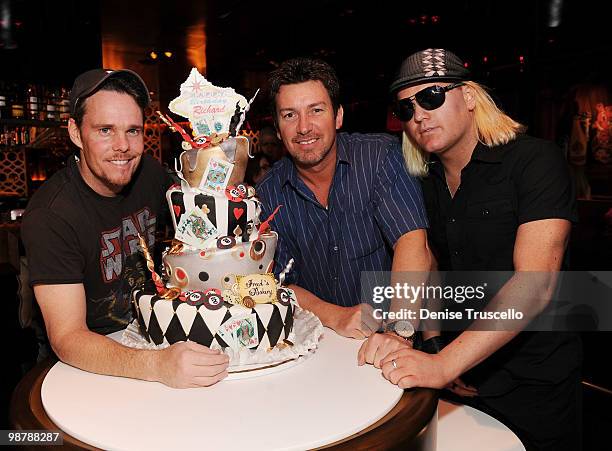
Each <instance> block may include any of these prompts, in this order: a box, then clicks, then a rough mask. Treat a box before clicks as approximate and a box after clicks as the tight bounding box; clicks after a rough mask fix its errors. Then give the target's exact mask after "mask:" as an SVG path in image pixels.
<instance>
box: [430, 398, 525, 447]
mask: <svg viewBox="0 0 612 451" xmlns="http://www.w3.org/2000/svg"><path fill="white" fill-rule="evenodd" d="M438 451H525V447H524V446H523V443H522V442H521V441H520V440H519V438H518V437H517V436H516V435H515V434H514V432H512V431H511V430H510V429H508V427H506V426H505V425H504V424H502V423H500V422H499V421H497V420H496V419H495V418H493V417H492V416H490V415H488V414H486V413H484V412H481V411H480V410H476V409H474V408H472V407H469V406H463V405H457V404H452V403H450V402H447V401H443V400H440V401H438Z"/></svg>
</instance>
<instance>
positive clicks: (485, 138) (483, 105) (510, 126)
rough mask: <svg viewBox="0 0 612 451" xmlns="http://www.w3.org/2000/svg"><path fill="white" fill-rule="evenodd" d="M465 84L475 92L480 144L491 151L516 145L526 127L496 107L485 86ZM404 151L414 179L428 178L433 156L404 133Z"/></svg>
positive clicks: (476, 122)
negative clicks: (511, 142) (428, 164)
mask: <svg viewBox="0 0 612 451" xmlns="http://www.w3.org/2000/svg"><path fill="white" fill-rule="evenodd" d="M464 84H465V85H466V86H468V87H469V88H470V89H471V90H472V93H473V94H474V100H475V102H476V104H475V107H474V123H475V126H476V132H477V133H478V141H480V142H481V143H482V144H484V145H485V146H487V147H493V146H499V145H500V144H506V143H508V142H509V141H512V140H513V139H514V138H516V135H517V134H518V133H522V132H524V131H525V126H524V125H522V124H519V123H518V122H516V121H515V120H514V119H512V118H511V117H510V116H508V115H507V114H506V113H504V112H503V111H502V110H500V109H499V108H498V107H497V105H495V102H494V101H493V99H492V98H491V96H490V95H489V93H488V92H487V91H486V89H485V87H484V86H482V85H480V84H478V83H476V82H474V81H466V82H464ZM402 151H403V153H404V160H405V161H406V168H407V169H408V172H409V173H410V174H411V175H414V176H419V177H423V176H426V175H427V173H428V167H427V162H428V161H429V154H428V153H427V152H425V151H423V150H422V149H420V148H419V147H417V145H416V143H414V142H413V141H412V140H411V139H410V137H409V136H408V135H406V132H403V138H402Z"/></svg>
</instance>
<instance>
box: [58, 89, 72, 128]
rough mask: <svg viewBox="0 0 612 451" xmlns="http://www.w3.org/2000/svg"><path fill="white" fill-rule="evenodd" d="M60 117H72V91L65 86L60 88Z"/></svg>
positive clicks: (64, 118)
mask: <svg viewBox="0 0 612 451" xmlns="http://www.w3.org/2000/svg"><path fill="white" fill-rule="evenodd" d="M59 118H60V121H67V120H68V119H70V91H69V90H68V89H67V88H65V87H62V89H61V90H60V106H59Z"/></svg>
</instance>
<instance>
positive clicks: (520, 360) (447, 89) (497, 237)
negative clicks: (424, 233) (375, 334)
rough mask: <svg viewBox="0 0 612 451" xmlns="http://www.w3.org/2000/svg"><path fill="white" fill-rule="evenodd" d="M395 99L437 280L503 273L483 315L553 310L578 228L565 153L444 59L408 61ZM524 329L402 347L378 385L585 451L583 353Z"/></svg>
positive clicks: (563, 337)
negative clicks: (438, 392)
mask: <svg viewBox="0 0 612 451" xmlns="http://www.w3.org/2000/svg"><path fill="white" fill-rule="evenodd" d="M390 90H391V94H392V95H393V97H394V103H395V112H396V115H397V117H398V118H399V119H400V121H402V126H403V131H404V136H403V151H404V157H405V159H406V163H407V167H408V170H409V172H410V173H411V174H413V175H416V176H419V177H421V178H422V180H423V196H424V199H425V204H426V208H427V213H428V218H429V223H430V230H429V233H428V240H429V243H430V247H431V249H432V252H433V254H434V256H435V258H436V260H437V265H438V269H440V270H442V271H451V270H452V271H466V272H467V271H470V272H471V273H470V274H471V276H470V277H472V276H475V275H477V274H478V273H476V272H475V271H481V272H482V271H499V272H503V271H505V272H507V274H508V275H507V277H506V278H505V279H503V280H502V281H501V283H499V285H498V288H499V290H497V291H495V292H493V293H492V294H491V297H490V298H489V302H488V304H486V305H485V307H484V311H485V312H491V313H496V312H499V311H501V310H502V309H505V308H506V307H516V309H520V310H522V311H525V312H527V313H526V318H528V319H533V318H535V317H537V315H538V314H540V313H541V312H543V311H545V310H546V309H547V307H549V304H550V301H551V298H552V296H553V293H554V291H555V286H556V274H557V272H558V271H559V270H560V269H561V268H562V264H563V262H564V256H565V251H566V246H567V242H568V238H569V233H570V227H571V223H572V222H574V221H576V219H577V216H576V204H575V195H574V188H573V186H572V183H571V179H570V175H569V172H568V169H567V165H566V162H565V159H564V157H563V154H562V152H561V151H560V149H558V148H557V147H556V146H555V145H553V144H552V143H549V142H546V141H543V140H540V139H536V138H533V137H530V136H527V135H525V134H524V133H523V131H524V128H523V126H521V125H520V124H519V123H517V122H516V121H514V120H513V119H511V118H510V117H509V116H507V115H506V114H504V113H503V112H502V111H501V110H500V109H499V108H498V107H497V106H496V105H495V103H494V102H493V100H492V99H491V97H490V96H489V94H488V93H487V92H486V90H485V89H484V88H483V87H482V86H481V85H479V84H478V83H476V82H474V81H471V79H470V74H469V72H468V70H467V69H466V67H465V65H464V63H463V61H461V60H460V59H459V58H458V57H457V56H456V55H454V54H453V53H451V52H450V51H448V50H445V49H426V50H422V51H419V52H416V53H414V54H413V55H411V56H409V57H408V58H407V59H406V60H405V61H404V62H403V64H402V65H401V67H400V70H399V72H398V74H397V76H396V78H395V80H394V81H393V83H392V84H391V88H390ZM497 274H499V273H497ZM459 282H461V280H460V281H459ZM526 323H527V321H523V322H522V323H519V324H520V327H508V323H504V324H501V326H502V327H497V326H500V323H493V322H488V323H487V322H478V321H475V322H473V323H472V324H470V325H469V327H468V328H467V329H466V330H463V331H458V332H443V338H444V340H440V338H438V340H439V341H438V343H437V344H438V346H437V348H438V350H439V352H438V354H426V353H423V352H419V351H416V350H414V349H412V348H410V347H405V348H404V349H401V350H399V351H395V352H392V353H390V354H389V355H387V356H386V357H385V358H384V359H383V360H382V362H381V364H382V370H383V375H384V376H385V377H386V378H387V379H389V380H390V381H391V382H392V383H394V384H397V385H399V386H400V387H402V388H409V387H432V388H447V389H448V390H449V392H450V393H449V396H451V397H452V398H453V399H454V400H459V401H460V402H464V403H466V404H470V405H473V406H475V407H477V408H479V409H481V410H483V411H485V412H487V413H489V414H491V415H492V416H494V417H496V418H498V419H500V420H501V421H502V422H504V423H505V424H506V425H508V426H509V427H510V428H511V429H512V430H513V431H514V432H515V433H516V434H517V435H518V436H519V438H520V439H521V440H522V441H523V443H524V444H525V447H526V448H527V450H551V451H552V450H555V451H559V450H578V449H580V448H581V436H580V432H579V431H580V430H581V417H580V412H581V404H580V398H581V395H580V393H581V392H580V380H579V375H580V360H581V357H580V355H581V346H580V342H579V340H578V338H577V336H575V335H573V334H570V333H563V332H554V333H553V332H541V331H540V332H538V331H534V332H531V331H530V332H524V331H522V329H523V328H525V327H526V326H527V324H526ZM443 330H445V329H444V327H443ZM446 330H448V329H446ZM442 342H447V343H448V344H447V346H446V347H444V348H443V349H441V348H442V346H439V345H440V344H441V343H442ZM364 346H367V343H366V345H364ZM440 349H441V350H440ZM447 393H448V392H447Z"/></svg>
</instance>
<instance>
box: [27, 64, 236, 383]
mask: <svg viewBox="0 0 612 451" xmlns="http://www.w3.org/2000/svg"><path fill="white" fill-rule="evenodd" d="M148 104H149V91H148V89H147V87H146V85H145V83H144V82H143V80H142V79H141V78H140V76H138V74H136V73H135V72H132V71H130V70H106V69H94V70H90V71H88V72H85V73H83V74H81V75H80V76H78V77H77V79H76V80H75V82H74V85H73V87H72V90H71V93H70V114H71V118H70V120H69V122H68V133H69V135H70V139H71V140H72V142H73V143H74V144H75V145H76V146H77V147H78V149H79V150H78V152H77V153H76V154H75V155H73V156H71V157H70V158H69V159H68V162H67V165H66V167H65V168H64V169H62V170H60V171H58V172H57V173H56V174H54V176H53V177H52V178H51V179H50V180H49V181H47V182H46V183H45V184H44V185H43V186H42V187H41V188H40V189H39V190H38V191H37V192H36V194H35V195H34V196H33V197H32V199H31V200H30V202H29V204H28V207H27V209H26V213H25V215H24V219H23V225H22V236H23V242H24V245H25V248H26V254H27V258H28V262H29V267H30V283H31V285H32V286H33V288H34V294H35V296H36V300H37V302H38V304H39V306H40V309H41V312H42V314H43V318H44V321H45V325H46V329H47V335H48V337H49V342H50V344H51V347H52V348H53V350H54V352H55V353H56V354H57V356H58V357H59V359H60V360H62V361H64V362H65V363H67V364H69V365H72V366H75V367H77V368H81V369H83V370H86V371H91V372H94V373H100V374H108V375H113V376H123V377H131V378H136V379H144V380H152V381H159V382H162V383H164V384H166V385H169V386H172V387H197V386H205V385H211V384H214V383H215V382H217V381H219V380H220V379H222V378H223V377H225V376H226V374H227V372H226V368H227V365H228V359H227V356H225V355H224V354H220V353H219V352H218V351H212V350H210V349H208V348H206V347H204V346H201V345H198V344H195V343H177V344H174V345H172V346H170V347H168V348H166V349H164V350H161V351H151V350H137V349H132V348H128V347H125V346H123V345H121V344H119V343H117V342H115V341H114V340H112V339H110V338H108V337H106V336H105V335H107V334H109V333H112V332H116V331H118V330H121V329H124V328H125V327H126V326H127V324H128V323H129V321H130V320H131V308H130V306H131V291H132V289H133V288H134V287H135V286H137V285H139V284H141V283H143V282H144V281H145V278H146V273H147V267H146V261H145V259H144V256H143V254H142V252H141V251H140V250H139V246H138V236H139V235H140V236H142V237H143V238H144V239H145V241H146V242H147V245H148V246H149V247H152V246H154V244H155V232H156V230H157V229H158V227H159V226H160V222H161V221H160V219H161V217H162V216H163V215H164V214H165V212H166V210H167V207H166V206H165V202H164V201H165V192H166V189H167V188H168V186H169V185H170V183H171V180H170V178H169V176H168V174H167V173H166V172H165V171H164V169H163V168H162V167H161V166H160V165H159V163H157V162H156V161H155V160H154V159H153V158H152V157H151V156H149V155H143V153H144V139H143V133H144V108H145V107H147V106H148Z"/></svg>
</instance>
